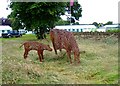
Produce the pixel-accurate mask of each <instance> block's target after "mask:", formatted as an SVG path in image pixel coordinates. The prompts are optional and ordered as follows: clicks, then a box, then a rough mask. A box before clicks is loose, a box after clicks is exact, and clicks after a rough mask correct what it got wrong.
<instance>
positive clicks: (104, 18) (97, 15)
mask: <svg viewBox="0 0 120 86" xmlns="http://www.w3.org/2000/svg"><path fill="white" fill-rule="evenodd" d="M119 1H120V0H78V2H79V3H80V4H81V6H82V9H83V11H82V17H81V18H80V23H93V22H98V23H106V22H108V21H113V23H118V2H119Z"/></svg>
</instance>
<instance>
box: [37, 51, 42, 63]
mask: <svg viewBox="0 0 120 86" xmlns="http://www.w3.org/2000/svg"><path fill="white" fill-rule="evenodd" d="M37 52H38V56H39V60H40V62H42V58H41V51H37Z"/></svg>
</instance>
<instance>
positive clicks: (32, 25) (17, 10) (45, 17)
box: [9, 2, 82, 39]
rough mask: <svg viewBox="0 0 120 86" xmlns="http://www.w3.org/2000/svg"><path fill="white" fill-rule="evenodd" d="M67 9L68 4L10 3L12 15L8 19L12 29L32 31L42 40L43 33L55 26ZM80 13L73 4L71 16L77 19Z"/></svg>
mask: <svg viewBox="0 0 120 86" xmlns="http://www.w3.org/2000/svg"><path fill="white" fill-rule="evenodd" d="M68 4H69V7H68ZM67 7H68V8H69V9H70V3H69V2H68V3H67V2H54V3H53V2H22V3H21V2H11V4H10V8H11V9H12V13H11V14H10V15H9V18H11V19H12V27H13V28H14V29H19V28H26V30H34V31H35V32H36V36H37V38H38V39H43V38H44V33H45V32H46V31H47V30H48V28H53V27H54V26H55V22H57V21H58V20H59V19H61V18H60V16H61V15H63V14H64V13H65V9H66V8H67ZM81 11H82V10H81V6H80V5H79V4H78V3H77V2H75V3H74V6H73V14H72V16H74V17H75V18H76V19H78V18H79V17H80V16H81Z"/></svg>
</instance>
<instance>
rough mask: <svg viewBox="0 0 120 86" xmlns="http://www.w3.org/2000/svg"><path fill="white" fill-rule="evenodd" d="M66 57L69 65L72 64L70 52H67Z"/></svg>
mask: <svg viewBox="0 0 120 86" xmlns="http://www.w3.org/2000/svg"><path fill="white" fill-rule="evenodd" d="M67 57H68V59H69V60H70V63H71V64H72V60H71V51H69V50H67Z"/></svg>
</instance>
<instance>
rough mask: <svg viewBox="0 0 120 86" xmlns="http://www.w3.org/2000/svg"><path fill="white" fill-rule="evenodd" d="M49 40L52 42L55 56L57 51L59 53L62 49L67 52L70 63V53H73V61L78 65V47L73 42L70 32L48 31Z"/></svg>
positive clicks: (74, 41)
mask: <svg viewBox="0 0 120 86" xmlns="http://www.w3.org/2000/svg"><path fill="white" fill-rule="evenodd" d="M50 39H51V41H52V44H53V48H54V51H55V54H57V50H58V49H59V50H60V51H61V50H62V49H65V50H66V52H67V56H68V58H69V59H70V63H72V61H71V52H73V53H74V61H76V60H77V61H78V63H80V60H79V56H80V52H79V48H78V45H77V43H76V40H75V38H74V35H73V33H72V32H68V31H65V30H59V29H51V30H50Z"/></svg>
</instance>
